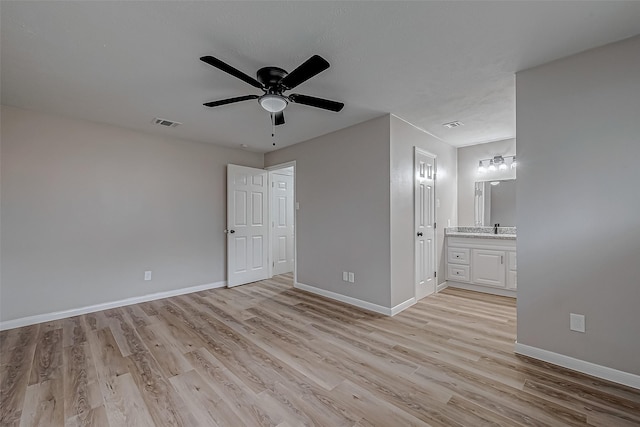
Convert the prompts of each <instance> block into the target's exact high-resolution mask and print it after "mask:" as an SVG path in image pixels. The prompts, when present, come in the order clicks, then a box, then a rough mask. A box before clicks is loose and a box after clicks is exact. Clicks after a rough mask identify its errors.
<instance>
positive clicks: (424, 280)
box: [414, 148, 436, 300]
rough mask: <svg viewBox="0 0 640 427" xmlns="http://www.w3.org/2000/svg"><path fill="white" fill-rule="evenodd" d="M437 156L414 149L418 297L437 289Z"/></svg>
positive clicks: (417, 298) (418, 298)
mask: <svg viewBox="0 0 640 427" xmlns="http://www.w3.org/2000/svg"><path fill="white" fill-rule="evenodd" d="M435 183H436V158H435V156H433V155H431V154H429V153H427V152H425V151H422V150H420V149H418V148H416V149H415V185H414V199H415V200H414V206H415V215H414V217H415V239H416V246H415V277H416V279H415V280H416V300H420V299H421V298H424V297H426V296H427V295H430V294H432V293H434V292H435V289H436V233H435V227H436V219H435V213H436V212H435Z"/></svg>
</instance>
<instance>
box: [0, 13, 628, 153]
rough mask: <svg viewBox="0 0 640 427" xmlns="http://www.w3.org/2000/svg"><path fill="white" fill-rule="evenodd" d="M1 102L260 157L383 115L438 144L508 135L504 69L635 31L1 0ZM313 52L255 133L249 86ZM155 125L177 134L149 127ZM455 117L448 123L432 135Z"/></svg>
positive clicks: (608, 26)
mask: <svg viewBox="0 0 640 427" xmlns="http://www.w3.org/2000/svg"><path fill="white" fill-rule="evenodd" d="M0 15H1V25H0V36H1V38H0V43H1V44H0V48H1V58H0V59H1V62H0V65H1V89H2V92H1V99H0V100H1V101H2V103H3V104H6V105H13V106H18V107H23V108H27V109H32V110H39V111H44V112H50V113H54V114H61V115H65V116H71V117H78V118H82V119H87V120H92V121H97V122H102V123H107V124H113V125H117V126H122V127H127V128H131V129H137V130H141V131H145V132H151V133H156V134H160V135H165V136H170V137H177V138H184V139H190V140H196V141H203V142H210V143H215V144H219V145H225V146H230V147H240V146H241V145H242V144H246V145H247V146H248V149H251V150H255V151H269V150H272V149H274V147H273V146H272V143H273V142H275V143H276V146H275V148H280V147H284V146H287V145H291V144H295V143H297V142H300V141H304V140H307V139H310V138H313V137H316V136H319V135H322V134H325V133H328V132H331V131H335V130H338V129H341V128H344V127H347V126H350V125H352V124H355V123H358V122H361V121H364V120H366V119H370V118H373V117H376V116H379V115H381V114H384V113H393V114H395V115H397V116H399V117H401V118H403V119H405V120H407V121H408V122H410V123H412V124H414V125H416V126H417V127H419V128H422V129H424V130H426V131H428V132H429V133H431V134H433V135H435V136H436V137H438V138H440V139H442V140H443V141H445V142H447V143H450V144H452V145H454V146H462V145H470V144H474V143H480V142H487V141H493V140H499V139H505V138H511V137H514V136H515V84H514V81H515V77H514V73H515V72H517V71H520V70H523V69H526V68H529V67H532V66H536V65H539V64H542V63H545V62H549V61H551V60H554V59H557V58H561V57H564V56H567V55H570V54H573V53H576V52H579V51H582V50H585V49H589V48H592V47H596V46H600V45H603V44H606V43H610V42H613V41H616V40H620V39H623V38H627V37H630V36H633V35H635V34H638V33H640V2H607V1H603V2H520V1H513V2H477V1H473V2H400V1H392V2H187V1H175V2H116V1H113V2H65V1H61V2H26V1H23V2H2V3H1V5H0ZM313 54H319V55H321V56H323V57H324V58H326V59H327V60H328V61H329V62H330V63H331V68H329V69H328V70H327V71H324V72H323V73H321V74H319V75H318V76H316V77H314V78H313V79H311V80H309V81H307V82H305V83H303V84H302V85H300V86H299V87H297V88H296V89H295V90H294V92H297V93H303V94H307V95H312V96H318V97H324V98H328V99H333V100H338V101H341V102H344V103H345V104H346V106H345V108H344V110H343V111H342V112H340V113H332V112H328V111H324V110H319V109H315V108H313V107H308V106H303V105H289V106H288V107H287V108H286V110H285V115H286V124H285V125H284V126H280V127H278V128H276V136H275V138H271V124H270V119H269V115H268V113H266V112H265V111H264V110H262V109H261V107H260V106H259V105H258V103H257V102H256V101H246V102H242V103H238V104H234V105H227V106H224V107H217V108H213V109H209V108H206V107H203V106H202V103H203V102H206V101H212V100H216V99H222V98H227V97H233V96H240V95H246V94H260V91H259V90H257V89H255V88H253V87H251V86H249V85H248V84H246V83H244V82H242V81H240V80H237V79H235V78H234V77H232V76H229V75H227V74H225V73H223V72H222V71H220V70H217V69H215V68H213V67H211V66H209V65H206V64H204V63H202V62H201V61H199V59H198V58H199V57H200V56H203V55H214V56H217V57H218V58H220V59H222V60H223V61H225V62H227V63H229V64H230V65H232V66H234V67H236V68H238V69H240V70H242V71H244V72H245V73H247V74H249V75H252V76H254V75H255V72H256V70H257V69H258V68H260V67H264V66H268V65H275V66H279V67H281V68H284V69H286V70H287V71H292V70H293V69H294V68H295V67H296V66H298V65H299V64H301V63H302V62H303V61H304V60H306V59H307V58H309V57H310V56H311V55H313ZM154 117H161V118H166V119H170V120H175V121H178V122H182V123H183V125H181V126H179V127H177V128H162V127H159V126H157V125H153V124H152V123H151V122H152V119H153V118H154ZM454 120H459V121H461V122H463V123H464V126H461V127H458V128H455V129H447V128H444V127H443V126H442V124H443V123H446V122H450V121H454Z"/></svg>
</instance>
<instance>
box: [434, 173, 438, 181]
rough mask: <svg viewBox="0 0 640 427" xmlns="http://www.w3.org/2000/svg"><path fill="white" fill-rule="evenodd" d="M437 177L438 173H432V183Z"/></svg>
mask: <svg viewBox="0 0 640 427" xmlns="http://www.w3.org/2000/svg"><path fill="white" fill-rule="evenodd" d="M437 175H438V173H437V172H434V173H433V180H434V181H435V180H436V176H437Z"/></svg>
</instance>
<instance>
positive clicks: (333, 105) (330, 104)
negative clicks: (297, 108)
mask: <svg viewBox="0 0 640 427" xmlns="http://www.w3.org/2000/svg"><path fill="white" fill-rule="evenodd" d="M289 101H291V102H294V103H296V104H304V105H309V106H311V107H316V108H322V109H325V110H329V111H335V112H336V113H337V112H338V111H340V110H342V108H343V107H344V104H343V103H342V102H336V101H329V100H328V99H322V98H316V97H315V96H308V95H299V94H297V93H292V94H291V95H289Z"/></svg>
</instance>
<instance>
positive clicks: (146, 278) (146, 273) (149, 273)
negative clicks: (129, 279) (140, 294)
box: [144, 271, 151, 280]
mask: <svg viewBox="0 0 640 427" xmlns="http://www.w3.org/2000/svg"><path fill="white" fill-rule="evenodd" d="M144 280H151V272H150V271H145V272H144Z"/></svg>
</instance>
